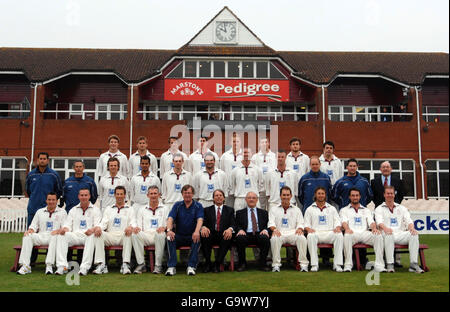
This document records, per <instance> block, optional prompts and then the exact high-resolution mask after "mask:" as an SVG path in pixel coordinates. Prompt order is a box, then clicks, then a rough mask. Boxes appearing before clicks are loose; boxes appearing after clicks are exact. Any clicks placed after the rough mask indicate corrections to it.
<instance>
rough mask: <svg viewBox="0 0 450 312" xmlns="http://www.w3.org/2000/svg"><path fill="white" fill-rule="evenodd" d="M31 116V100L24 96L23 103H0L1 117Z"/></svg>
mask: <svg viewBox="0 0 450 312" xmlns="http://www.w3.org/2000/svg"><path fill="white" fill-rule="evenodd" d="M8 111H9V112H8ZM15 111H17V112H15ZM29 116H30V102H28V99H27V98H24V100H23V101H22V103H0V118H28V117H29Z"/></svg>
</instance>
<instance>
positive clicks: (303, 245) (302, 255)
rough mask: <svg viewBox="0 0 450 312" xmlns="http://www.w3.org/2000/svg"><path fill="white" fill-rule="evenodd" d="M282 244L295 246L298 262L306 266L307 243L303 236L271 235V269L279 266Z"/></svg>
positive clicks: (307, 262)
mask: <svg viewBox="0 0 450 312" xmlns="http://www.w3.org/2000/svg"><path fill="white" fill-rule="evenodd" d="M283 244H291V245H295V246H297V250H298V261H299V262H300V265H308V264H309V261H308V258H307V257H306V249H307V242H306V237H305V236H304V235H295V234H291V235H283V234H281V236H279V237H277V236H275V235H272V238H271V239H270V248H271V250H272V267H274V266H281V256H280V251H281V247H282V246H283Z"/></svg>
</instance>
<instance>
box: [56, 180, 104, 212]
mask: <svg viewBox="0 0 450 312" xmlns="http://www.w3.org/2000/svg"><path fill="white" fill-rule="evenodd" d="M82 188H87V189H89V192H90V193H91V200H90V201H91V203H92V204H95V202H96V201H97V197H98V193H97V185H96V184H95V182H94V180H93V179H92V178H91V177H90V176H88V175H86V173H83V177H81V178H76V177H75V176H71V177H70V178H67V179H66V181H65V182H64V197H63V199H62V203H66V211H67V212H69V211H70V209H72V207H75V206H76V205H78V204H79V203H80V200H79V199H78V192H79V191H80V189H82ZM62 203H61V204H62Z"/></svg>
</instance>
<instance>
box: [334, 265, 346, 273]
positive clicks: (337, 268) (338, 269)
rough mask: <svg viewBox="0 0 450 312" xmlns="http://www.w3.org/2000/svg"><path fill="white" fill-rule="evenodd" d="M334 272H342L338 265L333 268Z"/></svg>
mask: <svg viewBox="0 0 450 312" xmlns="http://www.w3.org/2000/svg"><path fill="white" fill-rule="evenodd" d="M334 270H335V271H336V272H339V273H341V272H344V270H342V266H340V265H336V266H335V267H334Z"/></svg>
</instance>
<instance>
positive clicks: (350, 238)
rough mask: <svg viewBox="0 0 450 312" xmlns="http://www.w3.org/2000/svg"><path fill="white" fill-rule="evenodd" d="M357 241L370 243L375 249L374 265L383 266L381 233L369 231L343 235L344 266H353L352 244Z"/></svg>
mask: <svg viewBox="0 0 450 312" xmlns="http://www.w3.org/2000/svg"><path fill="white" fill-rule="evenodd" d="M358 243H362V244H367V245H372V246H373V249H374V251H375V267H376V268H378V269H382V268H384V259H383V247H384V246H383V245H384V244H383V236H382V235H381V234H378V235H375V234H373V233H372V232H370V231H364V232H359V233H357V232H353V234H345V235H344V256H345V263H344V265H345V266H346V267H353V259H352V256H353V245H354V244H358Z"/></svg>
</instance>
